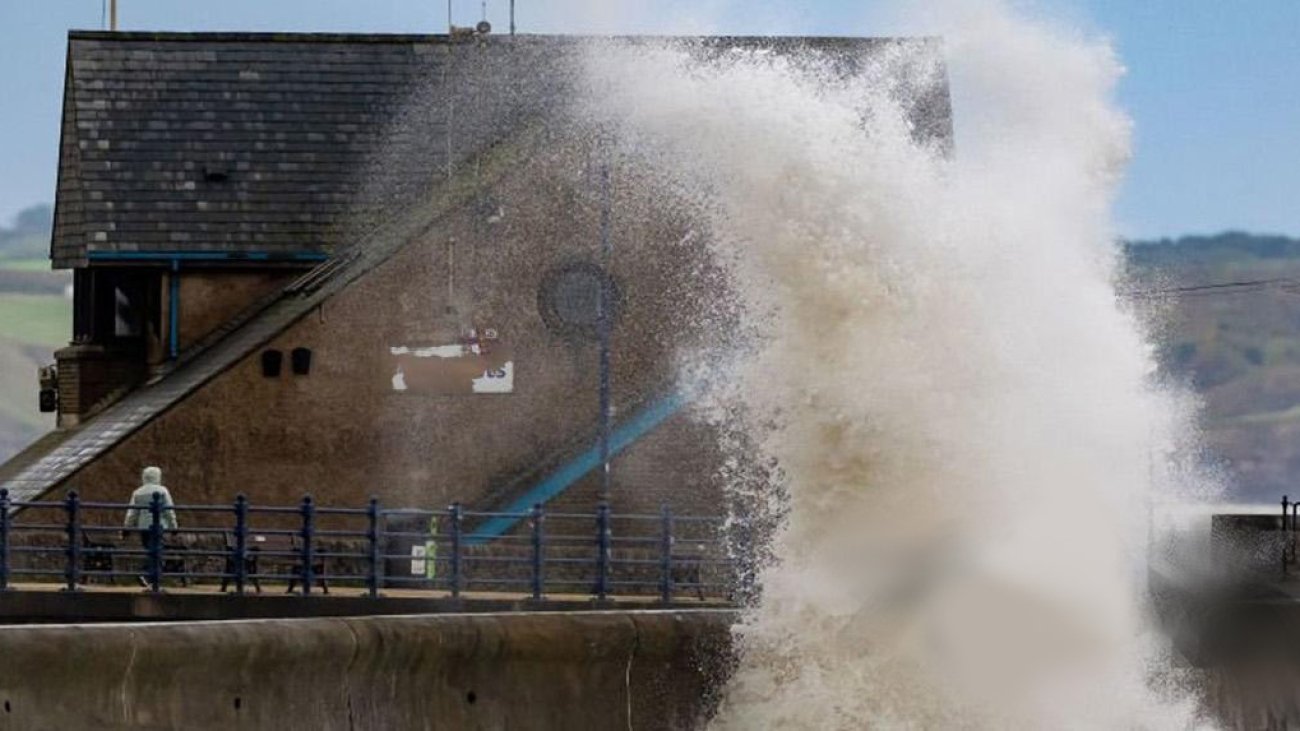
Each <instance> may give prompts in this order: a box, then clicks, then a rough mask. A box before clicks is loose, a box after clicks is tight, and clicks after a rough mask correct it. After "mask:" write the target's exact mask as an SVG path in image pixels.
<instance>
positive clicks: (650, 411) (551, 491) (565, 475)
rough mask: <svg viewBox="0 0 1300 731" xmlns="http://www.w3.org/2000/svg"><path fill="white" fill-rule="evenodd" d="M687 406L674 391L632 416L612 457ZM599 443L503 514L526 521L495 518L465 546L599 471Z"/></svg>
mask: <svg viewBox="0 0 1300 731" xmlns="http://www.w3.org/2000/svg"><path fill="white" fill-rule="evenodd" d="M687 403H688V399H687V398H686V395H685V394H683V393H681V392H680V391H674V392H673V393H671V394H669V395H668V396H665V397H664V398H662V399H660V400H658V401H656V402H654V403H653V404H651V405H650V406H649V407H648V408H646V410H644V411H642V412H641V413H639V414H637V415H635V416H633V417H632V418H631V419H629V420H628V421H627V422H626V423H624V424H622V425H621V426H619V427H618V428H617V429H615V430H614V431H613V433H612V434H611V435H610V439H609V452H610V454H611V455H616V454H618V453H620V452H622V451H623V450H625V449H627V448H628V447H630V446H632V445H633V444H635V443H636V442H637V441H638V440H640V439H641V438H642V437H644V436H645V435H647V434H649V433H650V432H652V431H654V430H655V429H656V428H657V427H658V426H659V425H660V424H662V423H664V422H665V421H667V420H668V419H669V418H671V417H672V416H673V415H674V414H676V413H677V412H679V411H681V410H682V408H683V407H684V406H686V404H687ZM599 442H600V440H597V443H596V444H595V445H593V446H592V447H591V448H590V449H588V450H586V451H584V452H583V453H582V454H579V455H578V456H577V457H575V458H574V459H573V460H571V461H569V462H567V463H565V464H564V465H563V466H561V467H560V468H559V469H557V470H556V471H555V472H553V473H551V475H550V476H548V477H547V478H546V479H544V480H542V481H541V482H539V483H537V485H535V486H534V487H532V488H531V489H530V490H528V492H525V493H524V494H523V495H521V496H520V497H519V498H518V499H516V500H515V501H514V502H512V503H510V505H509V506H507V507H505V508H504V509H502V510H501V512H503V513H514V514H519V515H521V516H523V517H507V516H501V517H496V518H492V519H491V520H489V521H487V522H486V523H484V524H483V525H481V526H479V527H478V528H477V529H475V531H474V532H473V533H471V534H470V535H469V536H468V537H467V538H466V540H465V542H466V543H467V544H469V545H479V544H482V543H485V542H486V541H489V540H491V539H493V538H497V537H499V536H502V535H504V534H506V533H507V532H509V531H510V530H511V529H512V528H514V527H515V526H516V525H518V524H519V522H520V521H522V520H524V518H525V517H527V514H528V513H529V511H531V510H532V508H533V506H534V505H542V504H545V503H546V502H547V501H548V500H550V499H551V498H553V497H555V496H556V495H559V494H560V493H562V492H564V491H565V490H567V489H568V488H569V487H571V486H572V485H573V484H574V483H575V482H577V481H578V480H581V479H582V478H583V477H584V476H586V475H587V474H588V473H589V472H591V471H592V470H594V469H596V468H597V467H600V466H601V464H602V462H601V445H600V443H599Z"/></svg>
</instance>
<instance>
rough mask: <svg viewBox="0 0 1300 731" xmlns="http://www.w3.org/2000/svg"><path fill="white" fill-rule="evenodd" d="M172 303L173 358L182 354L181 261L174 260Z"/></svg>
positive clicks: (169, 326) (170, 339)
mask: <svg viewBox="0 0 1300 731" xmlns="http://www.w3.org/2000/svg"><path fill="white" fill-rule="evenodd" d="M170 284H171V287H170V290H171V303H170V304H169V305H168V306H167V333H168V334H167V338H168V346H167V352H168V353H169V354H170V356H171V359H172V360H176V358H178V357H179V356H180V354H181V263H180V261H179V260H177V259H173V260H172V275H171V282H170Z"/></svg>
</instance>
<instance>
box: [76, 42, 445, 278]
mask: <svg viewBox="0 0 1300 731" xmlns="http://www.w3.org/2000/svg"><path fill="white" fill-rule="evenodd" d="M447 46H448V42H447V39H446V37H443V36H394V35H383V36H366V35H316V34H295V35H275V34H255V33H254V34H249V33H239V34H185V33H104V32H86V31H73V32H72V33H70V34H69V37H68V56H67V70H66V82H65V88H64V105H63V140H62V143H61V154H60V166H59V185H58V202H57V205H56V209H55V226H54V237H53V241H52V246H51V258H52V259H53V261H54V266H55V267H56V268H68V267H80V266H85V265H86V264H87V254H88V253H89V252H115V251H128V252H170V251H205V252H206V251H226V252H241V251H248V252H252V251H256V252H265V253H269V254H272V255H277V254H287V253H293V252H303V251H306V252H316V251H320V250H322V249H327V248H329V247H331V246H334V245H336V244H338V243H339V242H338V241H336V240H334V239H333V238H332V230H333V228H334V227H333V224H335V223H336V221H337V219H338V217H339V216H340V215H341V214H342V213H343V212H344V211H345V210H346V208H347V206H348V204H349V202H350V200H351V198H352V196H353V195H354V194H355V192H356V190H357V186H358V185H359V181H358V177H357V173H358V171H360V170H362V169H364V166H363V165H362V164H361V163H362V161H363V160H364V159H365V157H366V156H367V155H369V154H370V153H371V152H373V150H374V148H375V145H376V144H377V141H378V140H379V139H380V138H381V137H382V135H383V133H384V132H385V131H386V125H387V123H388V121H389V120H390V119H392V118H393V117H394V116H395V115H396V114H397V113H398V112H399V111H400V109H401V107H402V105H403V103H404V102H405V100H406V99H407V97H408V96H409V95H410V93H411V92H412V90H413V89H414V88H416V87H417V86H418V85H419V84H420V82H421V81H422V80H424V79H427V78H429V77H430V76H431V75H432V74H434V73H436V72H437V70H438V66H439V64H440V63H441V62H442V60H443V59H445V58H446V55H447V54H446V53H445V50H446V47H447Z"/></svg>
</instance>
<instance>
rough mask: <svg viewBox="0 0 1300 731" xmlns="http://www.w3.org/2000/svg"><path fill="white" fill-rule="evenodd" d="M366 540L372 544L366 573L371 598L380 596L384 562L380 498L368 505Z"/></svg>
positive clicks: (374, 498) (367, 588)
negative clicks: (381, 540) (381, 544)
mask: <svg viewBox="0 0 1300 731" xmlns="http://www.w3.org/2000/svg"><path fill="white" fill-rule="evenodd" d="M366 540H367V541H369V542H370V569H369V570H368V571H367V572H366V591H367V592H368V593H369V594H370V598H371V599H374V598H375V597H377V596H379V572H380V571H381V570H382V569H383V561H382V559H381V558H380V556H381V553H380V550H379V498H377V497H374V496H371V498H370V502H369V503H367V504H366Z"/></svg>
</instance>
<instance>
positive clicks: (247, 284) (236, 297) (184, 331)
mask: <svg viewBox="0 0 1300 731" xmlns="http://www.w3.org/2000/svg"><path fill="white" fill-rule="evenodd" d="M303 271H304V270H303V269H301V268H288V267H286V268H284V269H259V270H255V271H240V270H237V269H189V270H182V271H181V273H180V275H179V276H180V290H181V308H180V321H179V323H178V324H179V325H180V333H179V335H180V347H181V349H182V350H183V349H185V348H188V347H190V346H191V345H194V344H195V343H197V342H198V341H200V340H202V339H203V338H204V337H207V336H208V335H209V334H211V333H212V331H213V330H216V329H217V328H219V327H221V326H222V325H224V324H225V323H226V322H227V321H229V320H230V319H231V318H234V317H236V316H238V315H239V314H241V313H242V312H243V311H244V310H246V309H248V308H249V307H251V306H252V305H254V304H255V303H256V302H257V301H258V300H260V299H262V298H263V297H266V296H267V295H270V294H272V293H274V292H275V291H276V290H277V289H280V288H282V287H283V286H284V285H286V284H288V283H289V282H291V281H293V279H295V278H296V277H299V276H302V274H303ZM161 286H162V287H163V289H164V291H163V292H162V301H163V302H164V303H168V298H169V297H168V292H167V289H166V288H167V286H168V284H167V282H166V279H165V278H164V280H163V283H162V285H161ZM167 306H169V303H168V304H165V305H164V310H165V309H166V307H167ZM164 314H165V313H164ZM163 322H164V323H165V322H167V318H166V317H165V316H164V318H163Z"/></svg>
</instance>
